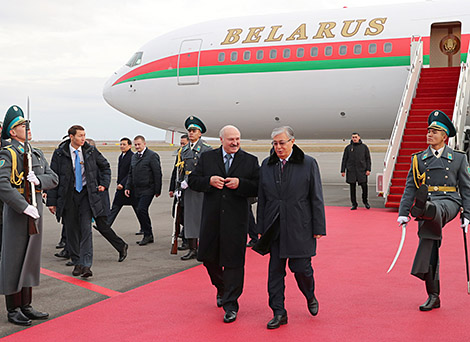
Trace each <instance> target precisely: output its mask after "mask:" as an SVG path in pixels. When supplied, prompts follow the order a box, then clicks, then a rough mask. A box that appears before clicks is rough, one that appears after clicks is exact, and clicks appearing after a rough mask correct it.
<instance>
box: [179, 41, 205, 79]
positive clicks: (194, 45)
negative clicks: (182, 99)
mask: <svg viewBox="0 0 470 342" xmlns="http://www.w3.org/2000/svg"><path fill="white" fill-rule="evenodd" d="M201 45H202V39H188V40H183V42H181V46H180V52H179V55H178V72H177V75H178V77H177V78H178V85H196V84H199V55H200V51H201Z"/></svg>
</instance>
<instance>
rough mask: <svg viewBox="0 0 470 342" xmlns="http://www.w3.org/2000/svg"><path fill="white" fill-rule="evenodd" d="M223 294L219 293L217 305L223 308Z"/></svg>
mask: <svg viewBox="0 0 470 342" xmlns="http://www.w3.org/2000/svg"><path fill="white" fill-rule="evenodd" d="M222 305H223V304H222V295H220V294H217V307H218V308H221V307H222Z"/></svg>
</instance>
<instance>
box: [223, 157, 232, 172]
mask: <svg viewBox="0 0 470 342" xmlns="http://www.w3.org/2000/svg"><path fill="white" fill-rule="evenodd" d="M230 159H232V155H231V154H228V153H227V154H226V155H225V173H228V170H229V169H230Z"/></svg>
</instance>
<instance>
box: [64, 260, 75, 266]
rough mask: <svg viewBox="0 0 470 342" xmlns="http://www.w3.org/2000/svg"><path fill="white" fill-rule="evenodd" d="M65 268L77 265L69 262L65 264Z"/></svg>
mask: <svg viewBox="0 0 470 342" xmlns="http://www.w3.org/2000/svg"><path fill="white" fill-rule="evenodd" d="M65 266H75V264H74V263H73V261H71V260H69V261H67V262H66V263H65Z"/></svg>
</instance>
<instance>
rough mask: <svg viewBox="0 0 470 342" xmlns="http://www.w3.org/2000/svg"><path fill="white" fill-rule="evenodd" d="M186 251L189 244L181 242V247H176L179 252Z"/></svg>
mask: <svg viewBox="0 0 470 342" xmlns="http://www.w3.org/2000/svg"><path fill="white" fill-rule="evenodd" d="M188 249H189V243H187V242H183V243H182V244H181V246H178V250H179V251H185V250H188Z"/></svg>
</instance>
